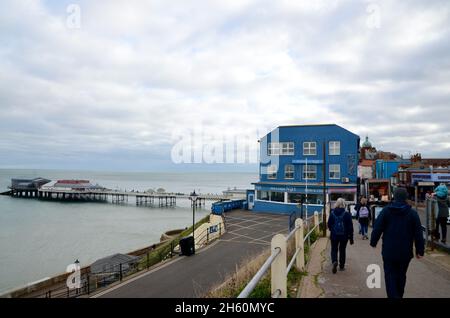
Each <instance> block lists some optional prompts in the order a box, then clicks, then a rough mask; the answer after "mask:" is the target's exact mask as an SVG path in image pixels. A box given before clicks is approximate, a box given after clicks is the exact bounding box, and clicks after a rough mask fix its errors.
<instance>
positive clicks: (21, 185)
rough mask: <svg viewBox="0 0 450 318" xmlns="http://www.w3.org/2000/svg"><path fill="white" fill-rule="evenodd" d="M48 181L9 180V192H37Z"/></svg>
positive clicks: (43, 179) (35, 179) (37, 179)
mask: <svg viewBox="0 0 450 318" xmlns="http://www.w3.org/2000/svg"><path fill="white" fill-rule="evenodd" d="M49 182H50V180H48V179H45V178H34V179H11V187H10V188H11V190H19V191H26V190H30V191H33V190H38V189H39V188H40V187H42V186H43V185H44V184H47V183H49Z"/></svg>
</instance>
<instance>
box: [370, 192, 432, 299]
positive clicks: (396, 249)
mask: <svg viewBox="0 0 450 318" xmlns="http://www.w3.org/2000/svg"><path fill="white" fill-rule="evenodd" d="M407 196H408V193H407V192H406V190H405V189H404V188H397V189H396V190H395V192H394V202H392V203H391V204H390V205H388V206H386V207H385V208H384V209H383V210H382V211H381V213H380V215H379V216H378V218H377V220H376V222H375V226H374V229H373V231H372V237H371V240H370V245H371V246H372V247H374V248H375V247H376V246H377V243H378V241H379V240H380V237H381V235H383V247H382V256H383V263H384V278H385V283H386V291H387V295H388V297H389V298H403V294H404V291H405V285H406V272H407V271H408V266H409V263H410V262H411V259H412V258H413V257H414V254H413V244H415V247H416V257H417V258H418V259H420V258H422V257H423V255H424V252H425V251H424V250H425V243H424V238H423V232H422V225H421V223H420V219H419V215H418V214H417V212H416V211H415V210H413V209H412V208H411V206H410V205H408V204H407V203H406V198H407Z"/></svg>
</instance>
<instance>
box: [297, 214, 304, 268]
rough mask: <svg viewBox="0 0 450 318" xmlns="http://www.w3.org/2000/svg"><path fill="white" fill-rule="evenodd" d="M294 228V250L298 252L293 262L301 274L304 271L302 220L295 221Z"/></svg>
mask: <svg viewBox="0 0 450 318" xmlns="http://www.w3.org/2000/svg"><path fill="white" fill-rule="evenodd" d="M295 227H296V228H298V229H297V230H296V232H295V250H296V251H299V252H298V254H297V258H296V261H295V267H296V268H297V270H299V271H301V272H302V271H304V270H305V242H304V241H303V240H304V237H305V236H304V228H303V220H302V219H297V220H295Z"/></svg>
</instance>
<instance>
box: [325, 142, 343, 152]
mask: <svg viewBox="0 0 450 318" xmlns="http://www.w3.org/2000/svg"><path fill="white" fill-rule="evenodd" d="M328 154H329V155H330V156H340V155H341V142H340V141H337V140H336V141H330V142H329V143H328Z"/></svg>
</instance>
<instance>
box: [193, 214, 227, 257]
mask: <svg viewBox="0 0 450 318" xmlns="http://www.w3.org/2000/svg"><path fill="white" fill-rule="evenodd" d="M219 227H220V228H219ZM207 231H208V232H209V234H208V236H207V235H206V233H207ZM224 233H225V224H224V222H223V217H222V216H220V215H215V214H210V215H209V222H207V223H203V224H202V225H200V226H199V227H198V228H196V229H195V232H194V237H195V248H196V249H198V248H200V247H202V246H203V245H204V244H205V243H206V241H207V239H209V240H214V239H216V238H218V237H219V236H220V235H222V234H224Z"/></svg>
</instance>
